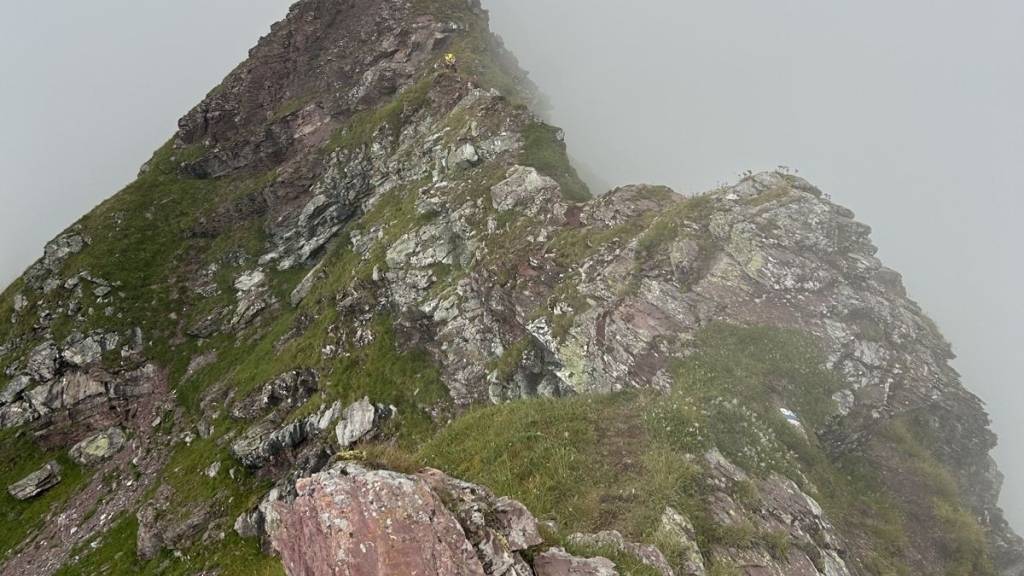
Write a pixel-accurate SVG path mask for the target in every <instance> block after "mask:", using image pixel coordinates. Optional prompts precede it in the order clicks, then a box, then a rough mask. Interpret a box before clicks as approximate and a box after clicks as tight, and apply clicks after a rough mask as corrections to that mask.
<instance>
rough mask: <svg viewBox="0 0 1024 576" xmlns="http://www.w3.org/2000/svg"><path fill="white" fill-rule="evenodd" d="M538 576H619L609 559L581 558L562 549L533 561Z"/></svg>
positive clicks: (551, 550) (556, 549)
mask: <svg viewBox="0 0 1024 576" xmlns="http://www.w3.org/2000/svg"><path fill="white" fill-rule="evenodd" d="M533 568H534V570H535V571H536V572H537V576H619V572H618V571H617V570H616V569H615V563H614V562H612V561H611V560H609V559H607V558H601V557H597V558H579V557H577V556H573V555H571V554H569V553H568V552H566V551H565V550H564V549H562V548H552V549H550V550H547V551H545V552H542V553H541V554H539V555H538V556H537V558H536V559H535V560H534V561H533Z"/></svg>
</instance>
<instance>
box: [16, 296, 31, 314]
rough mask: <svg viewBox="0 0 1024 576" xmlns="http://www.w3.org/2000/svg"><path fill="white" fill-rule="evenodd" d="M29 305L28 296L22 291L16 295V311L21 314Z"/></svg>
mask: <svg viewBox="0 0 1024 576" xmlns="http://www.w3.org/2000/svg"><path fill="white" fill-rule="evenodd" d="M27 307H28V298H25V296H24V295H23V294H21V293H18V294H15V295H14V311H15V312H17V313H18V314H21V311H22V310H24V309H25V308H27Z"/></svg>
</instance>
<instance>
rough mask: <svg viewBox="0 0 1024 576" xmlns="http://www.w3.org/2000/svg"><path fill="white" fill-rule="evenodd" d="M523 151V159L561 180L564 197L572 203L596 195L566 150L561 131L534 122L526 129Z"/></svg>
mask: <svg viewBox="0 0 1024 576" xmlns="http://www.w3.org/2000/svg"><path fill="white" fill-rule="evenodd" d="M523 140H524V141H523V151H522V154H521V156H520V158H519V162H520V163H521V164H523V165H524V166H531V167H533V168H535V169H536V170H537V171H538V172H540V173H541V174H544V175H545V176H548V177H550V178H551V179H553V180H554V181H556V182H558V184H559V186H561V188H562V196H563V197H564V198H565V199H566V200H569V201H572V202H586V201H587V200H590V199H592V198H593V195H592V194H591V193H590V189H589V188H587V185H586V183H584V182H583V180H581V179H580V176H579V174H577V173H576V169H575V168H573V166H572V163H571V162H570V161H569V156H568V154H567V153H566V148H565V142H564V141H563V140H562V137H561V130H559V129H558V128H555V127H554V126H549V125H547V124H544V123H543V122H531V123H530V124H528V125H527V126H526V127H525V128H524V129H523Z"/></svg>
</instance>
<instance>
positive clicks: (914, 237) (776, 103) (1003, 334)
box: [0, 0, 1024, 529]
mask: <svg viewBox="0 0 1024 576" xmlns="http://www.w3.org/2000/svg"><path fill="white" fill-rule="evenodd" d="M484 2H485V4H486V5H487V6H488V8H490V9H491V11H492V15H493V26H494V28H495V30H496V31H498V32H499V33H500V34H501V35H502V36H504V37H505V40H506V42H507V44H508V46H509V47H510V48H511V49H512V50H513V51H515V52H516V53H517V55H518V56H519V58H520V60H521V62H522V64H523V66H524V67H525V68H527V69H528V70H530V71H531V72H532V76H533V78H534V79H535V80H536V82H537V84H539V85H540V86H541V87H542V88H543V90H544V91H545V92H546V93H547V94H548V96H549V97H550V101H551V103H552V108H553V109H552V111H551V115H552V120H553V121H554V122H555V123H557V124H559V125H561V126H562V127H564V128H565V129H566V132H567V136H568V140H569V144H570V148H571V151H572V153H573V155H574V156H575V157H576V158H577V159H578V161H579V163H580V164H581V165H583V166H585V171H586V172H587V173H588V174H589V175H590V176H591V178H592V179H593V180H595V181H599V182H603V183H607V184H609V185H614V184H624V183H628V182H650V183H664V184H669V185H671V186H673V187H674V188H676V189H677V190H678V191H680V192H684V193H695V192H700V191H702V190H706V189H708V188H711V187H713V186H715V185H716V184H718V183H720V182H724V181H734V180H735V179H736V177H737V175H738V174H739V173H740V172H742V171H744V170H747V169H754V170H757V169H770V168H774V167H776V166H779V165H786V166H790V167H792V168H794V169H798V170H800V172H801V174H802V175H803V176H804V177H806V178H808V179H809V180H811V181H812V182H813V183H815V184H817V185H818V186H819V187H821V188H822V189H823V190H825V191H826V192H828V193H830V194H831V195H832V196H833V197H834V199H835V200H836V201H838V202H840V203H842V204H845V205H847V206H849V207H851V208H853V209H854V210H856V211H857V212H858V215H859V217H860V219H861V220H863V221H865V222H867V223H869V224H871V225H872V226H873V227H874V229H875V234H874V238H875V241H876V243H877V244H878V245H879V246H880V247H881V256H882V257H883V259H884V260H885V261H886V263H887V264H889V265H890V266H892V267H894V268H896V269H898V270H900V271H901V272H903V274H904V276H905V280H906V283H907V285H908V287H909V288H910V291H911V293H912V295H914V296H915V297H916V298H917V299H918V300H919V301H920V302H921V303H922V304H923V306H924V308H925V309H926V310H927V311H928V312H929V313H930V314H931V315H932V316H933V317H934V318H935V319H936V320H937V321H938V322H939V324H940V325H941V326H942V327H943V329H944V330H945V332H946V334H947V336H948V337H949V338H950V340H952V341H953V344H954V347H955V349H956V350H957V352H958V353H959V354H960V359H959V360H958V361H957V363H956V366H957V367H958V369H960V370H961V371H962V372H963V374H964V377H965V380H966V382H967V384H968V386H969V387H971V388H972V389H973V390H974V391H976V392H978V393H979V394H980V395H981V396H982V397H983V398H984V399H985V400H987V401H988V403H989V407H990V410H991V412H992V414H993V417H994V420H995V429H996V431H997V432H999V434H1000V436H1001V437H1002V439H1003V444H1002V446H1001V447H1000V449H999V450H998V451H997V459H998V460H999V462H1000V464H1001V465H1002V468H1003V470H1004V471H1005V472H1006V474H1007V485H1006V489H1005V491H1004V496H1005V498H1004V505H1005V507H1006V509H1007V512H1008V515H1009V516H1010V518H1011V520H1012V521H1013V522H1014V524H1015V525H1016V526H1017V527H1018V529H1021V528H1024V451H1022V450H1021V449H1020V444H1019V440H1018V438H1017V435H1018V433H1019V431H1020V428H1021V426H1020V423H1019V422H1020V418H1019V417H1018V413H1022V412H1024V389H1022V387H1021V386H1020V384H1021V377H1020V376H1019V374H1020V373H1021V369H1020V368H1019V362H1018V358H1019V357H1018V356H1017V355H1018V354H1020V353H1021V348H1022V346H1024V338H1022V330H1021V327H1022V326H1024V304H1022V300H1021V296H1022V294H1021V280H1022V276H1024V271H1022V268H1021V267H1022V264H1024V263H1022V258H1021V254H1020V251H1021V249H1022V248H1024V231H1022V230H1024V226H1021V224H1020V222H1021V221H1022V219H1024V185H1022V184H1021V178H1020V177H1019V176H1018V175H1017V174H1016V171H1017V170H1019V169H1020V168H1022V167H1024V162H1022V160H1024V113H1022V112H1021V106H1022V103H1024V58H1022V55H1024V34H1021V33H1020V31H1021V30H1022V29H1024V4H1022V3H1020V2H1017V1H1015V0H975V1H973V2H954V1H952V0H904V1H902V2H883V1H882V0H860V1H858V2H838V1H837V2H812V1H810V0H776V1H775V2H764V1H763V0H714V1H711V0H701V1H690V0H630V1H626V0H484ZM289 3H290V2H289V0H214V1H211V0H175V1H174V2H167V1H164V0H101V1H100V2H80V1H77V0H51V1H48V2H25V1H22V0H0V87H2V90H0V113H2V114H3V116H4V122H3V126H2V128H0V174H3V178H2V180H0V284H3V285H6V284H7V283H8V282H10V281H11V280H13V279H14V278H15V277H16V276H17V275H18V274H20V273H21V271H22V270H23V269H24V268H25V267H26V266H27V265H28V264H29V263H30V262H31V261H32V260H33V259H35V258H36V257H37V256H38V255H39V254H40V253H41V249H42V245H43V243H44V242H45V241H46V240H48V239H49V238H52V237H53V236H54V235H55V234H57V233H58V232H59V231H60V230H61V229H63V228H64V227H65V226H67V225H68V224H70V223H72V222H73V221H74V220H75V219H76V218H77V217H78V216H80V215H81V214H82V213H84V212H85V211H87V210H88V209H89V208H91V207H92V206H93V205H95V204H96V203H97V202H99V201H100V200H101V199H103V198H104V197H106V196H109V195H110V194H112V193H113V192H115V191H116V190H117V189H119V188H120V187H121V186H122V185H124V184H125V183H127V182H128V181H129V180H130V179H131V178H132V177H133V176H134V173H135V170H136V169H137V167H138V165H139V164H141V163H142V162H143V161H144V160H145V159H147V158H148V157H149V155H150V152H151V151H152V150H153V149H155V148H156V147H158V146H159V145H160V144H161V143H163V142H164V141H165V140H166V138H168V137H169V136H170V135H171V133H172V132H173V130H174V126H175V121H176V120H177V118H178V117H179V116H181V115H182V114H183V113H184V112H185V111H186V110H187V109H188V108H190V107H191V106H192V105H193V104H195V103H196V102H198V101H199V99H200V98H201V97H202V96H203V95H204V94H205V93H206V92H207V91H208V90H209V89H210V88H212V87H213V86H214V85H216V84H217V83H218V82H219V81H220V79H221V78H222V77H223V76H224V75H225V74H226V73H227V72H228V71H229V70H230V69H231V68H232V67H233V66H234V65H235V64H236V63H237V62H239V61H240V60H241V59H242V58H243V57H244V56H245V52H246V50H247V48H248V47H250V46H251V45H253V44H254V43H255V41H256V39H257V38H258V36H259V35H261V34H263V33H265V32H266V31H267V29H268V27H269V25H270V23H271V22H273V21H274V20H277V19H279V18H280V17H282V16H283V15H284V14H285V12H286V11H287V6H288V4H289Z"/></svg>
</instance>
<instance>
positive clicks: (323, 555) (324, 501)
mask: <svg viewBox="0 0 1024 576" xmlns="http://www.w3.org/2000/svg"><path fill="white" fill-rule="evenodd" d="M296 489H297V491H298V497H297V498H296V499H295V501H294V502H291V503H285V502H276V503H274V505H273V515H274V518H273V522H271V523H270V526H269V527H268V530H269V535H270V540H271V543H272V545H273V547H274V549H275V550H276V551H277V552H278V553H279V554H280V555H281V560H282V561H283V563H284V566H285V570H286V571H287V572H288V574H289V576H394V575H398V574H403V575H405V574H408V575H414V574H415V575H416V576H484V570H483V567H482V566H481V565H480V561H479V560H478V559H477V557H476V553H475V552H474V550H473V547H472V545H470V543H469V542H468V541H467V539H466V536H465V533H464V532H463V530H462V527H461V526H460V525H459V523H458V522H457V521H456V520H455V518H454V517H453V516H452V514H451V513H450V512H449V511H448V510H447V509H446V508H445V506H444V504H443V503H442V502H441V500H440V498H438V497H437V495H436V494H435V493H434V492H433V491H432V490H431V489H430V488H429V486H427V484H426V483H425V482H424V481H423V480H421V479H419V478H415V477H410V476H406V475H404V474H398V473H395V472H388V471H368V470H364V469H360V468H357V467H347V468H342V469H332V470H329V471H327V472H323V473H320V474H317V475H315V476H312V477H310V478H306V479H303V480H300V481H299V482H298V484H297V486H296Z"/></svg>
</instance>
